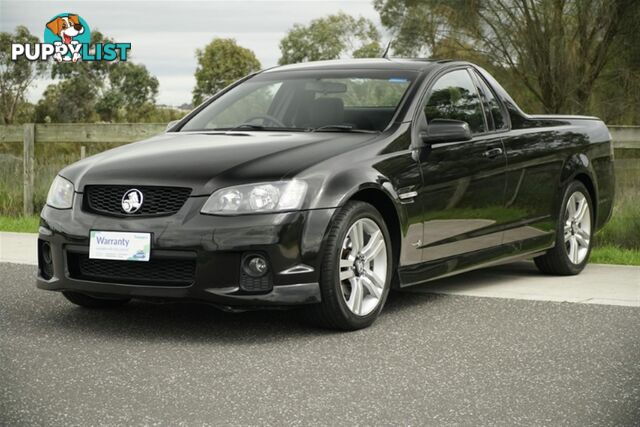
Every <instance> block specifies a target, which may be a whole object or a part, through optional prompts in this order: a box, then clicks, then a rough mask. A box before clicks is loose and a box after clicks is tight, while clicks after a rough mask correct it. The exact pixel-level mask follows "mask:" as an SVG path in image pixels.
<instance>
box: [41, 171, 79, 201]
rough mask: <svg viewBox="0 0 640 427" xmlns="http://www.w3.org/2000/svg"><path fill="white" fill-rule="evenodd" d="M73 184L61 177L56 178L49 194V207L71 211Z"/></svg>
mask: <svg viewBox="0 0 640 427" xmlns="http://www.w3.org/2000/svg"><path fill="white" fill-rule="evenodd" d="M73 190H74V189H73V184H72V183H71V182H69V181H67V180H66V179H64V178H63V177H61V176H59V175H58V176H56V177H55V178H54V179H53V183H51V188H49V194H47V205H49V206H51V207H52V208H56V209H71V205H72V204H73Z"/></svg>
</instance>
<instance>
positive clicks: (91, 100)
mask: <svg viewBox="0 0 640 427" xmlns="http://www.w3.org/2000/svg"><path fill="white" fill-rule="evenodd" d="M96 98H97V93H96V92H95V91H94V88H93V87H91V82H90V81H89V80H87V79H82V78H79V77H71V78H68V79H64V80H62V81H61V82H59V83H55V84H51V85H49V86H47V88H46V89H45V91H44V93H43V94H42V98H41V99H40V101H38V104H37V105H36V112H35V116H36V121H37V122H53V123H76V122H92V121H95V119H96V118H97V117H95V103H96Z"/></svg>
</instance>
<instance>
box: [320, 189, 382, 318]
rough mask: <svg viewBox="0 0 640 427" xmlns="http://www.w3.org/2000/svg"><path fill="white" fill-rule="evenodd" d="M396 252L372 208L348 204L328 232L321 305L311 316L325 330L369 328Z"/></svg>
mask: <svg viewBox="0 0 640 427" xmlns="http://www.w3.org/2000/svg"><path fill="white" fill-rule="evenodd" d="M392 271H393V254H392V247H391V238H390V237H389V231H388V230H387V227H386V225H385V222H384V220H383V219H382V216H381V215H380V213H379V212H378V211H377V210H376V209H375V208H374V207H373V206H371V205H370V204H368V203H365V202H359V201H352V202H348V203H347V204H346V205H345V206H344V207H343V208H342V209H341V210H340V211H339V212H338V214H337V215H336V217H335V218H334V220H333V221H332V224H331V226H330V229H329V231H328V234H327V238H326V244H325V248H324V253H323V259H322V266H321V271H320V291H321V295H322V302H321V303H320V304H316V305H314V306H311V307H310V309H309V310H308V312H307V313H308V315H309V317H311V319H312V320H313V321H314V323H316V324H318V325H320V326H322V327H327V328H332V329H341V330H356V329H362V328H366V327H367V326H370V325H371V324H372V323H373V322H374V321H375V320H376V318H377V317H378V315H379V314H380V311H381V310H382V307H383V306H384V303H385V301H386V299H387V295H388V294H389V288H390V283H391V273H392Z"/></svg>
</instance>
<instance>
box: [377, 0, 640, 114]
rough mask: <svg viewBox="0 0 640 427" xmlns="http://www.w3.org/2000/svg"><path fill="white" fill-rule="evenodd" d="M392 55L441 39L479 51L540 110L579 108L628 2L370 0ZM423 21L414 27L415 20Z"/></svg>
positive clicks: (427, 47) (631, 6)
mask: <svg viewBox="0 0 640 427" xmlns="http://www.w3.org/2000/svg"><path fill="white" fill-rule="evenodd" d="M374 6H375V7H376V9H377V10H378V11H379V13H380V16H381V20H382V23H383V25H385V26H386V27H388V28H389V29H391V30H392V31H394V32H395V33H396V37H397V39H396V42H395V43H394V49H395V50H396V51H398V52H400V53H423V52H425V51H427V52H429V53H431V54H434V53H438V49H439V47H441V46H442V45H443V44H445V43H448V44H449V46H451V45H457V46H458V47H459V48H460V49H463V50H467V51H468V52H473V53H474V54H476V55H481V56H483V57H484V58H485V60H486V61H487V62H490V63H491V66H492V67H494V68H496V69H501V70H502V71H503V72H506V73H509V74H511V75H512V76H513V77H515V78H517V79H518V80H519V82H521V84H524V85H525V86H526V88H527V89H528V90H529V91H530V93H531V94H532V95H533V96H534V97H535V99H536V100H537V101H538V102H539V103H540V105H541V106H542V108H543V110H544V111H545V112H548V113H558V112H565V113H566V112H571V113H583V112H585V111H587V110H588V109H589V104H590V102H589V101H590V98H591V95H592V93H593V89H594V85H595V83H596V81H597V79H598V77H599V76H600V74H601V72H602V70H603V69H604V67H605V66H606V64H607V63H608V62H609V60H610V59H611V58H612V56H613V55H614V54H615V49H614V47H615V45H616V43H617V40H618V39H619V37H620V31H621V29H622V28H624V27H628V26H630V25H633V21H632V20H631V19H630V18H629V16H633V14H630V13H629V11H632V10H635V9H637V8H638V7H639V6H640V3H638V2H634V1H633V0H453V1H444V0H423V1H415V0H375V3H374ZM421 19H424V20H423V21H422V23H421V24H420V20H421Z"/></svg>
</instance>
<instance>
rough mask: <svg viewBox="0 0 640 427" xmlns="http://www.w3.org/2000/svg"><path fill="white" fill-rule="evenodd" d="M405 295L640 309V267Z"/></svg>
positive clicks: (528, 276) (450, 280)
mask: <svg viewBox="0 0 640 427" xmlns="http://www.w3.org/2000/svg"><path fill="white" fill-rule="evenodd" d="M36 247H37V234H27V233H8V232H0V262H11V263H18V264H32V265H33V264H37V250H36ZM406 292H417V293H436V294H448V295H467V296H474V297H488V298H511V299H521V300H533V301H556V302H571V303H579V304H602V305H620V306H630V307H640V267H629V266H620V265H602V264H590V265H588V266H587V268H586V269H585V271H584V272H582V274H580V275H578V276H565V277H558V276H545V275H543V274H540V273H539V272H538V271H537V270H536V268H535V266H534V265H533V263H531V262H519V263H514V264H506V265H502V266H498V267H492V268H487V269H483V270H476V271H471V272H468V273H464V274H461V275H458V276H453V277H447V278H445V279H440V280H436V281H433V282H429V283H426V284H424V285H419V286H412V287H410V288H407V289H406Z"/></svg>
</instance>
